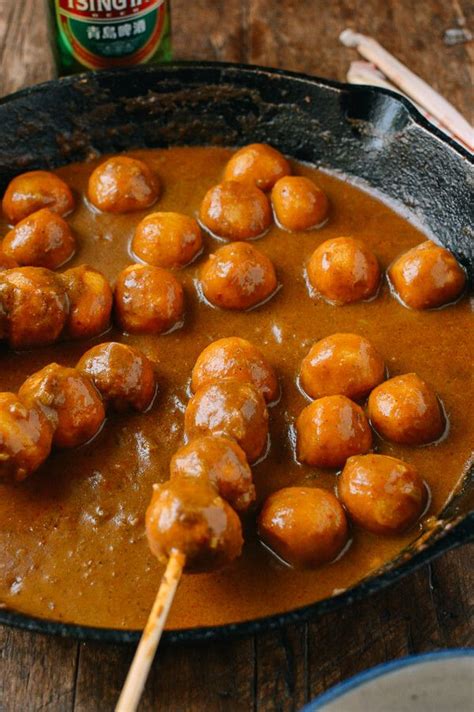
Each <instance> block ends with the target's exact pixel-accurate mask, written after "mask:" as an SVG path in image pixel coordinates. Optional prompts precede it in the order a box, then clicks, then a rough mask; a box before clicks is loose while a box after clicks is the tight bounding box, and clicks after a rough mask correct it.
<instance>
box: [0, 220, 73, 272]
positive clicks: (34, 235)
mask: <svg viewBox="0 0 474 712" xmlns="http://www.w3.org/2000/svg"><path fill="white" fill-rule="evenodd" d="M2 250H3V252H4V253H5V254H6V255H7V256H8V257H11V258H12V259H13V260H15V262H16V263H17V264H18V265H22V266H31V267H46V268H47V269H57V268H58V267H61V265H63V264H65V262H68V261H69V260H70V259H71V257H72V256H73V255H74V252H75V251H76V240H75V238H74V236H73V234H72V232H71V229H70V227H69V225H68V224H67V222H66V221H65V220H64V219H63V218H62V217H61V216H60V215H58V214H57V213H55V212H54V211H53V210H51V209H50V208H42V209H41V210H38V211H37V212H36V213H32V214H31V215H28V217H26V218H23V220H20V222H19V223H17V224H16V225H15V227H14V228H13V229H12V230H10V232H9V233H7V235H6V236H5V237H4V239H3V242H2Z"/></svg>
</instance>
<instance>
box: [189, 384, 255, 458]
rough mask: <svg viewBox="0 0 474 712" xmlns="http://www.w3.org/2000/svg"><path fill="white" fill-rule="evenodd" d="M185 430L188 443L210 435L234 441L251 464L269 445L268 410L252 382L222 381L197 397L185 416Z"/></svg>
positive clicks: (208, 386) (201, 389) (191, 402)
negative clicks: (223, 436) (221, 436)
mask: <svg viewBox="0 0 474 712" xmlns="http://www.w3.org/2000/svg"><path fill="white" fill-rule="evenodd" d="M184 430H185V434H186V437H187V439H188V441H190V440H192V439H193V438H196V437H198V436H200V435H209V434H215V435H225V436H227V437H229V438H232V439H233V440H235V441H236V442H237V444H238V445H240V447H241V448H242V450H243V451H244V452H245V454H246V455H247V459H248V461H249V462H250V463H252V462H255V460H257V459H258V458H259V457H260V456H261V455H262V454H263V452H264V450H265V447H266V445H267V438H268V411H267V408H266V406H265V401H264V399H263V396H262V395H261V393H260V392H259V391H258V390H257V389H256V388H255V386H253V385H252V384H251V383H245V382H243V381H239V380H237V379H235V378H223V379H221V380H219V381H218V382H216V383H208V384H207V385H206V386H203V387H202V388H200V389H199V390H198V392H197V393H195V394H194V396H193V397H192V398H191V400H190V401H189V403H188V406H187V408H186V412H185V415H184Z"/></svg>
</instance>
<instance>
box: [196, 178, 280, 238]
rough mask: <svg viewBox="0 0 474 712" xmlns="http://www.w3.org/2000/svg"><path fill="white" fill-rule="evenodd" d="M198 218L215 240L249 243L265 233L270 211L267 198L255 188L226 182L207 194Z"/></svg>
mask: <svg viewBox="0 0 474 712" xmlns="http://www.w3.org/2000/svg"><path fill="white" fill-rule="evenodd" d="M199 217H200V220H201V223H202V225H203V226H204V227H205V228H207V230H209V232H210V233H212V234H213V235H215V236H216V237H222V238H224V239H225V240H251V239H253V238H255V237H260V235H263V233H264V232H265V231H266V230H268V228H269V227H270V225H271V222H272V211H271V209H270V203H269V201H268V198H267V196H266V195H265V193H262V191H261V190H259V188H256V187H255V186H253V185H248V184H245V183H237V181H233V180H230V181H226V182H225V183H219V185H216V186H214V187H213V188H211V189H210V190H208V192H207V193H206V195H205V196H204V200H203V201H202V204H201V208H200V211H199Z"/></svg>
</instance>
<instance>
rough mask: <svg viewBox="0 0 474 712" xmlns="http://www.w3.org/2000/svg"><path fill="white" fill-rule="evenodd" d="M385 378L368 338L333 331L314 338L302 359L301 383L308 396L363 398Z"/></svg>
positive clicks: (381, 364)
mask: <svg viewBox="0 0 474 712" xmlns="http://www.w3.org/2000/svg"><path fill="white" fill-rule="evenodd" d="M384 377H385V364H384V361H383V359H382V357H381V356H380V354H379V353H378V351H377V350H376V349H375V348H374V347H373V346H372V344H371V343H370V341H368V339H364V337H363V336H358V335H357V334H332V336H327V337H326V338H325V339H321V340H320V341H317V342H316V343H315V344H313V346H312V347H311V349H310V351H309V353H308V355H307V356H305V358H304V359H303V361H302V364H301V371H300V384H301V387H302V388H303V390H304V391H305V392H306V393H307V394H308V395H309V396H310V398H321V397H322V396H332V395H342V396H347V398H351V399H352V400H360V399H361V398H364V397H365V396H366V395H367V394H368V393H370V391H371V390H372V388H375V386H377V385H378V384H379V383H381V382H382V381H383V380H384Z"/></svg>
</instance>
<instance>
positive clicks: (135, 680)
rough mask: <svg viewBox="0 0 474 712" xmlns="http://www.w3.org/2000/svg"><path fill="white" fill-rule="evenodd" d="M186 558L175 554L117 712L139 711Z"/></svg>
mask: <svg viewBox="0 0 474 712" xmlns="http://www.w3.org/2000/svg"><path fill="white" fill-rule="evenodd" d="M184 564H185V556H184V554H182V553H181V552H180V551H173V552H172V553H171V556H170V558H169V561H168V565H167V567H166V571H165V573H164V574H163V578H162V580H161V585H160V588H159V589H158V593H157V595H156V598H155V602H154V604H153V607H152V609H151V612H150V615H149V617H148V621H147V624H146V626H145V629H144V631H143V634H142V637H141V638H140V643H139V644H138V648H137V650H136V653H135V657H134V658H133V661H132V664H131V666H130V670H129V671H128V675H127V679H126V680H125V685H124V686H123V690H122V693H121V695H120V697H119V700H118V702H117V706H116V708H115V712H135V710H136V709H137V706H138V703H139V702H140V697H141V696H142V692H143V688H144V687H145V682H146V679H147V677H148V673H149V671H150V667H151V664H152V662H153V658H154V657H155V652H156V649H157V647H158V643H159V642H160V638H161V634H162V632H163V628H164V626H165V623H166V619H167V618H168V613H169V610H170V608H171V605H172V603H173V600H174V595H175V593H176V589H177V587H178V583H179V581H180V578H181V574H182V573H183V568H184Z"/></svg>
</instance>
